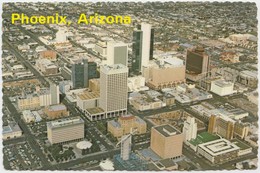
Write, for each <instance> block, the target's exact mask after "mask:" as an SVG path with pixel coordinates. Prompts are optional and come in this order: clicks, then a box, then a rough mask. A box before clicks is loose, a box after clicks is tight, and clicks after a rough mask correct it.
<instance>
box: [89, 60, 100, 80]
mask: <svg viewBox="0 0 260 173" xmlns="http://www.w3.org/2000/svg"><path fill="white" fill-rule="evenodd" d="M98 77H99V75H98V71H97V63H95V62H91V61H89V62H88V80H90V79H94V78H98Z"/></svg>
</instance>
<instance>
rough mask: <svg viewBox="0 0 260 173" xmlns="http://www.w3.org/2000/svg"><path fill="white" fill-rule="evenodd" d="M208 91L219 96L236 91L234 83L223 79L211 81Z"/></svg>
mask: <svg viewBox="0 0 260 173" xmlns="http://www.w3.org/2000/svg"><path fill="white" fill-rule="evenodd" d="M210 91H211V92H213V93H215V94H217V95H219V96H227V95H231V94H234V93H236V92H237V91H236V90H234V83H232V82H227V81H225V80H223V79H219V80H215V81H212V82H211V88H210Z"/></svg>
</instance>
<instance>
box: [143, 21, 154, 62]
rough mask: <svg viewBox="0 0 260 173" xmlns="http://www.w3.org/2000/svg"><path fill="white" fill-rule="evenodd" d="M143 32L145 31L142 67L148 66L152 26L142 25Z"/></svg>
mask: <svg viewBox="0 0 260 173" xmlns="http://www.w3.org/2000/svg"><path fill="white" fill-rule="evenodd" d="M141 30H142V31H143V35H142V36H143V39H142V66H148V64H149V59H150V49H151V30H152V26H151V25H150V24H146V23H142V24H141Z"/></svg>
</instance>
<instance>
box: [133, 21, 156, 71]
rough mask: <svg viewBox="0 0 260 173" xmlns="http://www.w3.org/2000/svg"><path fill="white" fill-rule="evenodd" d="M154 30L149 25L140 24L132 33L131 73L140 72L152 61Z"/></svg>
mask: <svg viewBox="0 0 260 173" xmlns="http://www.w3.org/2000/svg"><path fill="white" fill-rule="evenodd" d="M153 43H154V29H152V26H151V25H150V24H146V23H142V24H141V26H140V25H139V26H138V27H137V29H135V30H134V32H133V57H132V70H131V71H133V72H141V68H142V66H147V65H148V64H149V60H152V59H153Z"/></svg>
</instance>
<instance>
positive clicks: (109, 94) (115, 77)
mask: <svg viewBox="0 0 260 173" xmlns="http://www.w3.org/2000/svg"><path fill="white" fill-rule="evenodd" d="M127 76H128V68H127V67H126V66H124V65H122V64H115V65H112V66H108V65H104V66H101V68H100V101H99V106H100V107H101V108H102V109H103V110H104V111H105V113H106V118H110V117H115V116H118V115H120V114H126V111H127V91H128V88H127Z"/></svg>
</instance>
